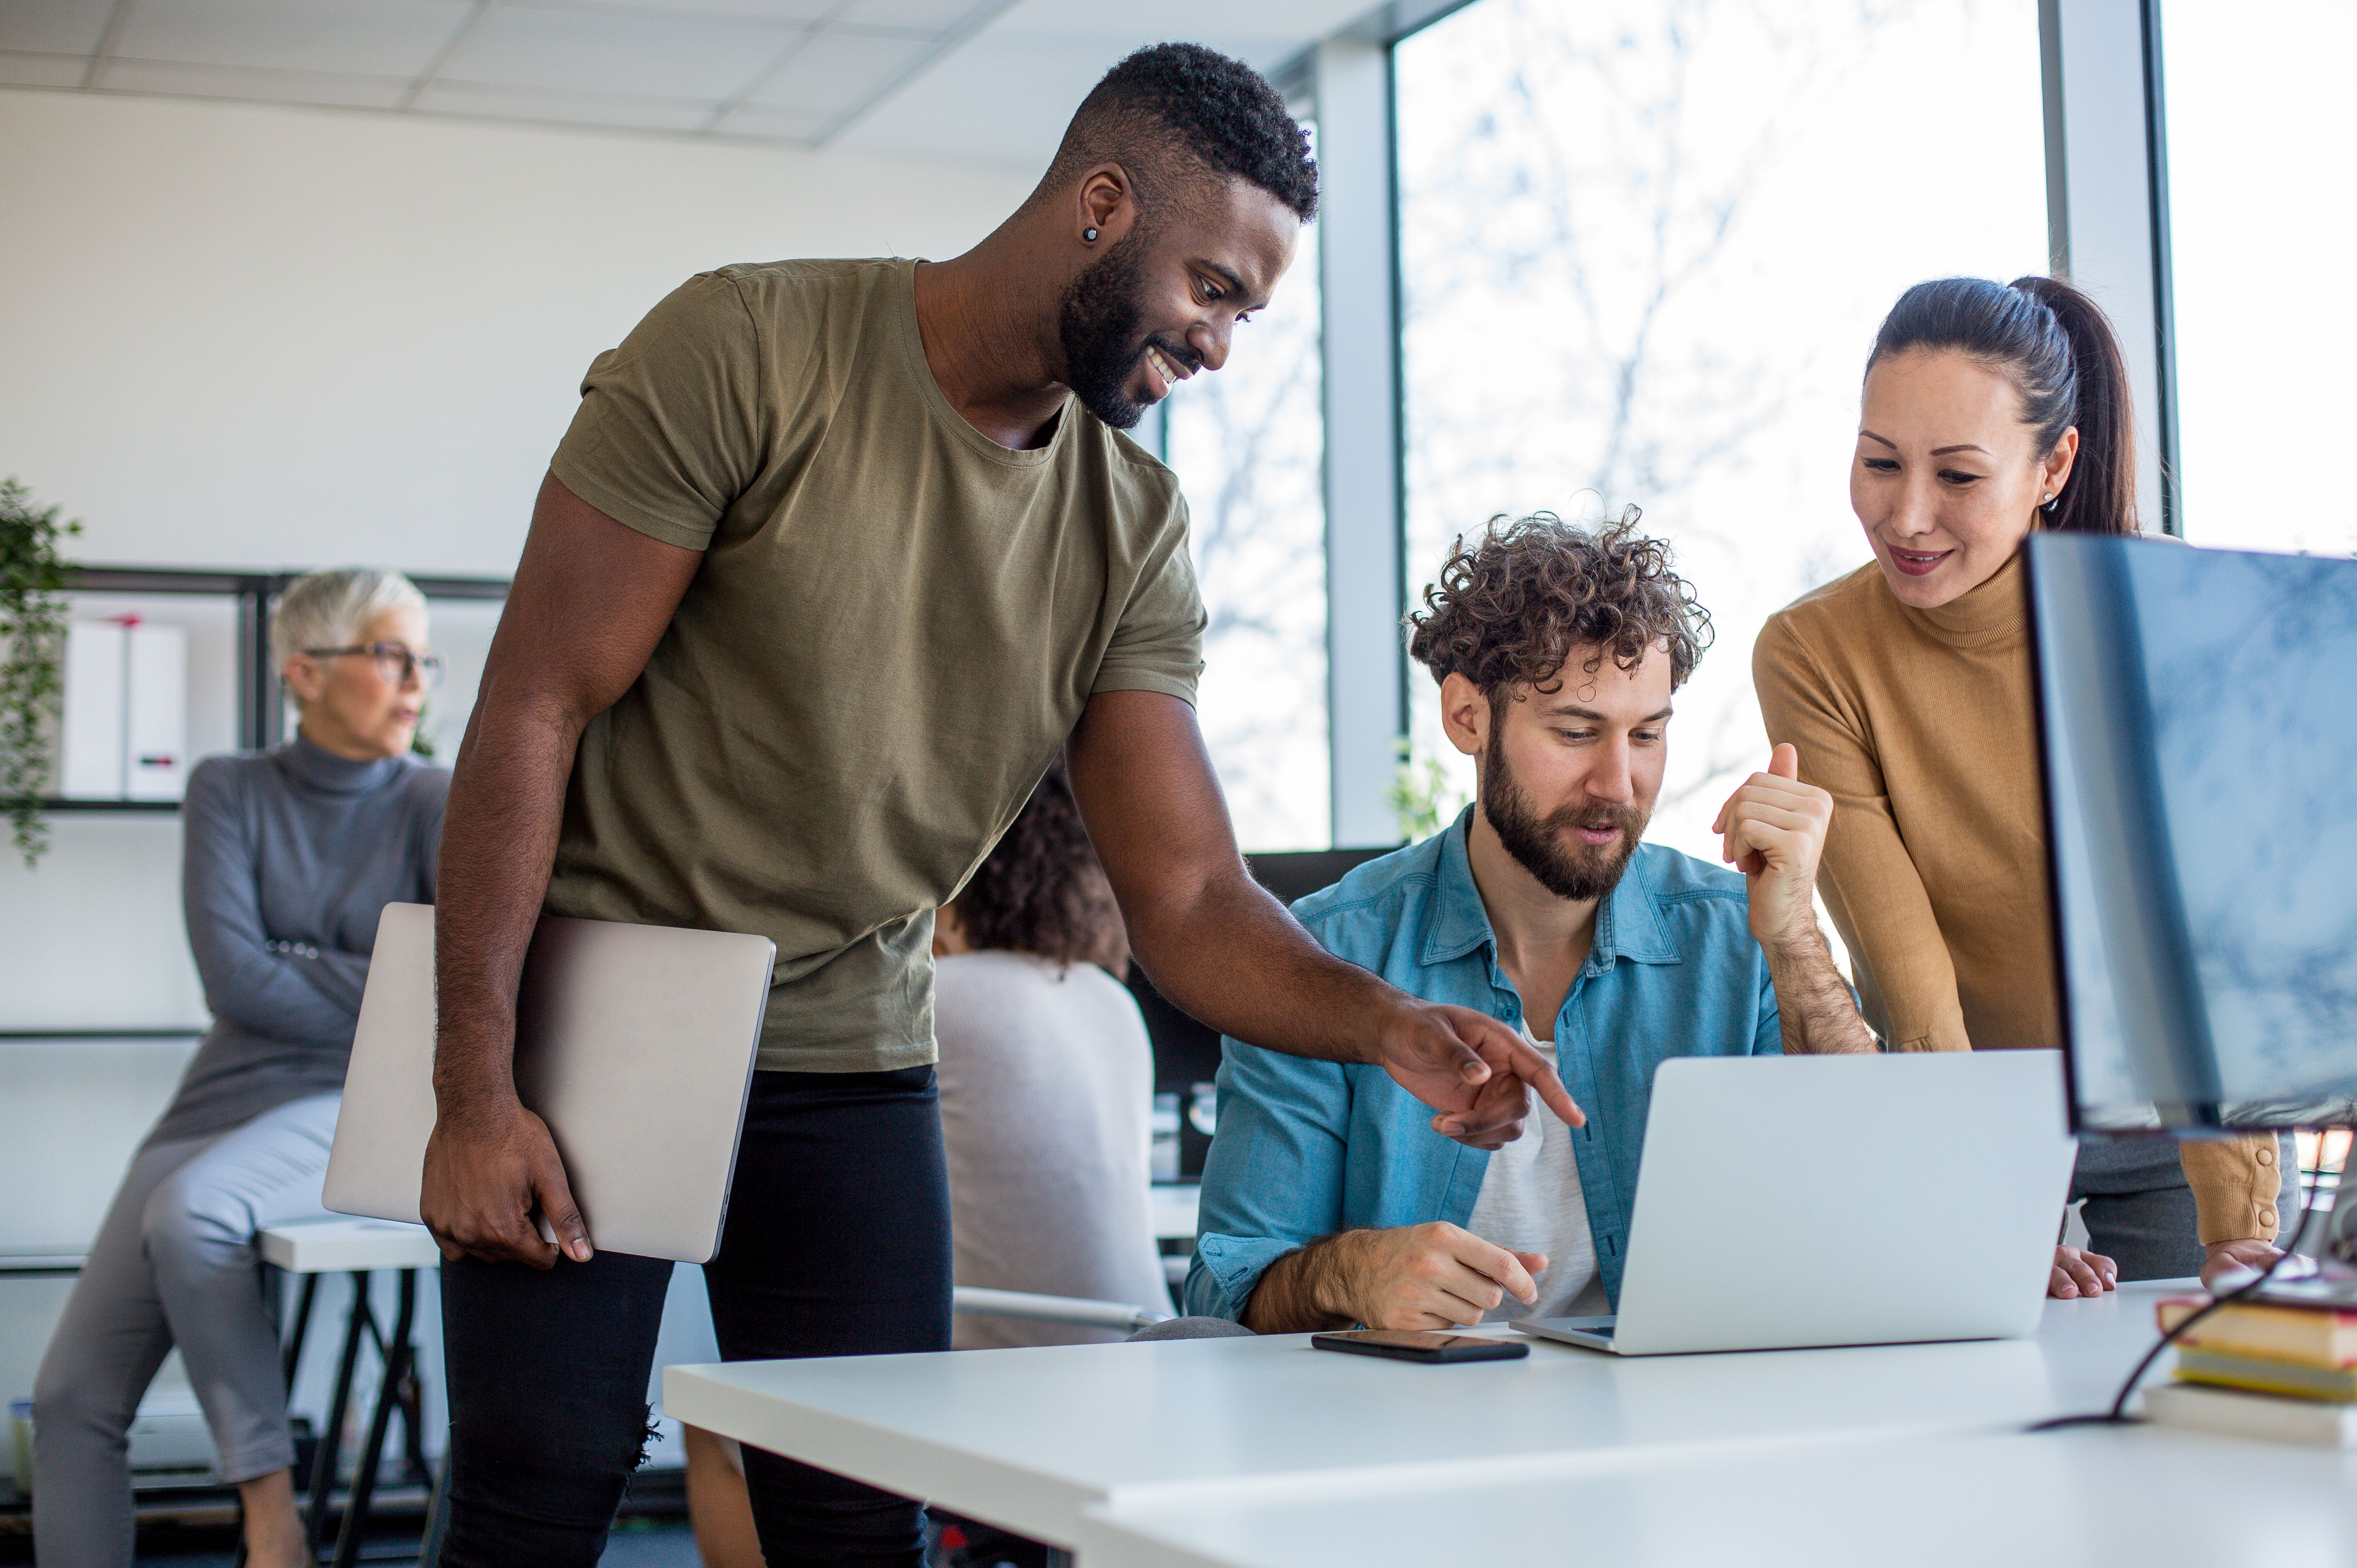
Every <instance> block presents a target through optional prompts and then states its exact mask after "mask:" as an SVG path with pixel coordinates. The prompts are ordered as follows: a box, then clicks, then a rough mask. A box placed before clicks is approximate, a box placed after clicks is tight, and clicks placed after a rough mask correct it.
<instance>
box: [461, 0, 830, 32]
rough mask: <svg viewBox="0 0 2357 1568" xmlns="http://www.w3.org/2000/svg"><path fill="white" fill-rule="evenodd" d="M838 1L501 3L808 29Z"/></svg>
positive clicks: (565, 0) (521, 0)
mask: <svg viewBox="0 0 2357 1568" xmlns="http://www.w3.org/2000/svg"><path fill="white" fill-rule="evenodd" d="M835 3H836V0H500V5H502V7H503V8H514V9H518V10H526V11H587V12H593V13H602V14H606V15H612V14H615V13H618V12H619V13H633V12H635V13H637V14H639V15H641V16H666V17H680V16H689V17H693V16H703V17H705V18H706V19H709V20H718V21H735V22H774V23H782V24H787V25H791V26H797V27H807V26H808V25H810V24H811V23H813V22H817V21H823V20H824V19H825V16H826V14H827V13H828V12H829V11H831V10H833V9H834V5H835Z"/></svg>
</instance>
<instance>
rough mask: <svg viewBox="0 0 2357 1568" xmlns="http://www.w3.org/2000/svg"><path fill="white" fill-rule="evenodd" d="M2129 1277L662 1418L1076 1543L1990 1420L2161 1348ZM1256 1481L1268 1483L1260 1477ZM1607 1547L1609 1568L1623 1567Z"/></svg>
mask: <svg viewBox="0 0 2357 1568" xmlns="http://www.w3.org/2000/svg"><path fill="white" fill-rule="evenodd" d="M2181 1288H2183V1287H2182V1284H2181V1283H2179V1284H2168V1285H2162V1284H2139V1285H2131V1286H2129V1287H2127V1288H2126V1290H2125V1291H2123V1292H2121V1293H2120V1294H2117V1295H2113V1296H2106V1297H2104V1298H2103V1299H2101V1300H2098V1301H2077V1302H2051V1303H2049V1304H2048V1306H2047V1313H2046V1323H2045V1326H2044V1328H2043V1330H2042V1331H2041V1333H2040V1336H2039V1337H2037V1338H2036V1339H2034V1340H2017V1341H2010V1342H1982V1343H1975V1344H1958V1345H1900V1346H1882V1347H1875V1348H1859V1349H1846V1350H1791V1351H1774V1352H1765V1353H1759V1354H1749V1355H1724V1356H1669V1357H1655V1358H1630V1359H1622V1358H1619V1357H1611V1356H1605V1355H1601V1354H1598V1353H1596V1352H1592V1351H1587V1350H1581V1349H1577V1348H1573V1347H1570V1346H1559V1345H1554V1344H1549V1343H1544V1342H1538V1343H1534V1344H1533V1345H1532V1348H1531V1354H1530V1356H1529V1357H1528V1359H1523V1360H1520V1361H1496V1362H1484V1363H1475V1364H1469V1365H1463V1366H1452V1367H1423V1366H1415V1365H1410V1364H1407V1363H1403V1362H1394V1361H1382V1360H1375V1359H1368V1358H1365V1357H1356V1356H1337V1355H1332V1354H1330V1353H1328V1352H1324V1351H1318V1350H1313V1349H1311V1348H1309V1345H1308V1338H1307V1337H1306V1336H1298V1335H1293V1336H1283V1337H1268V1338H1251V1339H1245V1338H1237V1339H1199V1340H1179V1341H1172V1342H1167V1343H1159V1344H1148V1345H1091V1346H1058V1347H1052V1348H1039V1349H1025V1350H978V1351H963V1352H958V1353H954V1354H945V1355H931V1356H874V1357H845V1358H837V1359H824V1360H806V1361H762V1362H738V1363H736V1364H734V1365H729V1366H718V1367H710V1366H707V1367H673V1368H669V1369H666V1371H665V1373H664V1379H663V1403H664V1409H665V1411H666V1412H668V1413H670V1414H672V1415H675V1416H678V1417H679V1418H680V1419H682V1420H683V1421H688V1422H692V1423H695V1424H696V1425H699V1426H705V1427H709V1428H711V1429H712V1430H714V1431H716V1432H719V1433H722V1434H726V1435H727V1436H730V1437H735V1438H737V1439H739V1440H741V1441H743V1442H747V1443H750V1444H754V1445H755V1446H756V1447H760V1448H768V1449H771V1450H774V1451H776V1452H778V1453H781V1454H786V1455H791V1456H792V1457H794V1458H798V1459H802V1460H805V1461H808V1462H809V1463H811V1464H813V1465H818V1466H823V1467H824V1468H827V1469H830V1470H834V1471H838V1472H840V1473H842V1474H845V1475H849V1476H854V1477H858V1478H859V1479H862V1480H865V1481H867V1482H869V1483H871V1484H873V1485H876V1486H879V1487H888V1488H889V1489H891V1490H893V1491H897V1492H900V1493H903V1494H906V1495H909V1496H914V1497H924V1498H932V1499H934V1500H936V1501H938V1502H940V1503H941V1504H942V1506H944V1507H946V1508H948V1509H953V1510H955V1511H956V1512H959V1513H963V1514H968V1515H971V1516H973V1517H974V1518H977V1519H983V1520H989V1521H991V1522H994V1523H996V1524H999V1525H1002V1526H1004V1527H1005V1528H1006V1529H1009V1530H1018V1531H1020V1532H1022V1533H1023V1534H1026V1535H1029V1536H1033V1537H1036V1538H1038V1539H1040V1540H1043V1541H1049V1543H1051V1544H1054V1545H1059V1546H1071V1545H1072V1544H1074V1543H1075V1542H1076V1541H1078V1540H1079V1539H1080V1538H1081V1534H1082V1520H1083V1514H1084V1512H1085V1510H1087V1509H1092V1508H1095V1507H1099V1506H1102V1505H1105V1504H1109V1503H1112V1504H1125V1503H1126V1502H1128V1501H1129V1500H1132V1499H1134V1498H1144V1497H1146V1496H1149V1495H1151V1494H1153V1493H1155V1492H1157V1491H1160V1490H1163V1489H1166V1488H1171V1487H1200V1486H1204V1485H1207V1484H1212V1483H1221V1484H1230V1483H1235V1482H1239V1481H1245V1480H1254V1479H1255V1478H1265V1477H1285V1478H1286V1480H1285V1483H1284V1484H1285V1485H1286V1487H1292V1486H1295V1485H1308V1484H1311V1483H1313V1482H1323V1481H1331V1480H1334V1479H1337V1478H1340V1477H1348V1478H1350V1479H1351V1481H1352V1482H1353V1484H1360V1485H1369V1486H1372V1487H1377V1488H1381V1487H1392V1486H1398V1487H1428V1486H1433V1485H1436V1484H1448V1485H1452V1486H1453V1485H1456V1484H1458V1483H1459V1482H1464V1483H1474V1482H1479V1481H1480V1480H1481V1479H1483V1478H1484V1477H1489V1476H1493V1475H1495V1474H1497V1473H1499V1472H1500V1468H1501V1466H1505V1467H1512V1466H1523V1465H1527V1464H1529V1463H1531V1462H1534V1461H1544V1462H1547V1463H1549V1464H1552V1463H1553V1462H1555V1461H1556V1460H1559V1459H1561V1458H1562V1457H1564V1456H1566V1455H1570V1456H1575V1457H1577V1456H1589V1457H1595V1456H1606V1457H1611V1458H1615V1459H1626V1458H1628V1457H1629V1456H1631V1455H1644V1454H1648V1453H1651V1454H1654V1455H1660V1454H1663V1453H1672V1452H1676V1453H1683V1452H1685V1451H1688V1450H1693V1451H1697V1452H1699V1451H1703V1450H1707V1449H1709V1448H1711V1447H1712V1446H1714V1445H1719V1444H1730V1443H1743V1442H1747V1441H1759V1440H1771V1439H1772V1440H1792V1439H1815V1440H1818V1441H1820V1442H1824V1441H1839V1440H1850V1441H1855V1440H1857V1439H1860V1438H1864V1437H1889V1438H1895V1437H1900V1436H1910V1435H1911V1436H1921V1435H1928V1434H1941V1433H1959V1432H1974V1431H1991V1430H1996V1429H2001V1428H2003V1427H2006V1426H2008V1425H2018V1424H2020V1423H2027V1422H2030V1421H2035V1420H2038V1419H2040V1418H2042V1417H2045V1416H2049V1415H2056V1414H2063V1413H2069V1412H2077V1411H2084V1410H2093V1409H2096V1408H2099V1407H2100V1405H2101V1404H2103V1403H2104V1402H2106V1401H2107V1400H2108V1398H2109V1396H2110V1394H2111V1392H2112V1391H2113V1390H2114V1389H2115V1387H2116V1386H2117V1383H2118V1381H2119V1380H2120V1379H2121V1378H2122V1377H2124V1376H2126V1372H2127V1369H2128V1368H2129V1367H2130V1366H2131V1365H2133V1364H2134V1362H2135V1360H2136V1358H2137V1357H2138V1356H2139V1355H2141V1354H2142V1353H2143V1351H2144V1350H2145V1348H2147V1347H2148V1346H2149V1345H2150V1343H2151V1339H2152V1333H2153V1330H2152V1328H2151V1324H2152V1303H2153V1300H2154V1298H2155V1297H2157V1296H2158V1295H2161V1294H2168V1293H2169V1292H2170V1291H2171V1290H2175V1289H2181ZM1259 1484H1265V1481H1263V1482H1260V1483H1259ZM1607 1560H1608V1561H1609V1559H1607Z"/></svg>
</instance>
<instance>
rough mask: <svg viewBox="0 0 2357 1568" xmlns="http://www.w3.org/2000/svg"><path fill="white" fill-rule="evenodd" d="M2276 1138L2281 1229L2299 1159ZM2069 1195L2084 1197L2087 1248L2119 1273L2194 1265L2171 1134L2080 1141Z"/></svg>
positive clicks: (2191, 1230) (2190, 1270)
mask: <svg viewBox="0 0 2357 1568" xmlns="http://www.w3.org/2000/svg"><path fill="white" fill-rule="evenodd" d="M2276 1143H2277V1150H2278V1157H2277V1159H2276V1169H2278V1170H2280V1171H2282V1172H2283V1186H2282V1190H2281V1192H2280V1194H2279V1195H2278V1197H2277V1199H2276V1213H2277V1214H2278V1215H2280V1216H2282V1217H2283V1224H2282V1227H2281V1229H2283V1230H2289V1229H2290V1228H2291V1226H2292V1223H2293V1221H2294V1220H2295V1219H2298V1214H2299V1187H2298V1167H2299V1161H2298V1155H2297V1151H2296V1150H2295V1149H2294V1147H2293V1144H2292V1141H2291V1138H2290V1136H2289V1135H2288V1134H2286V1135H2284V1136H2282V1137H2280V1138H2278V1139H2277V1140H2276ZM2071 1197H2072V1201H2074V1202H2075V1201H2077V1200H2078V1199H2080V1198H2085V1199H2086V1200H2087V1203H2086V1207H2085V1208H2082V1209H2081V1210H2080V1211H2079V1218H2080V1219H2082V1220H2083V1221H2084V1222H2085V1224H2086V1227H2087V1246H2088V1249H2089V1250H2090V1251H2095V1252H2099V1253H2101V1254H2103V1255H2104V1257H2106V1258H2109V1259H2111V1260H2112V1261H2113V1262H2115V1263H2117V1264H2118V1265H2119V1266H2120V1278H2122V1279H2124V1280H2172V1279H2181V1278H2187V1277H2190V1276H2191V1275H2194V1274H2198V1273H2201V1262H2202V1259H2203V1258H2204V1257H2205V1256H2206V1255H2207V1249H2205V1248H2204V1247H2203V1246H2202V1245H2201V1220H2200V1218H2199V1216H2197V1215H2196V1214H2195V1212H2194V1208H2193V1189H2192V1188H2191V1187H2188V1186H2186V1184H2185V1166H2184V1164H2183V1162H2182V1161H2181V1160H2180V1159H2179V1156H2178V1153H2177V1144H2175V1143H2174V1142H2173V1141H2171V1140H2169V1139H2167V1138H2132V1139H2121V1140H2119V1141H2117V1142H2113V1141H2111V1140H2107V1139H2102V1138H2089V1139H2087V1140H2085V1141H2084V1142H2083V1143H2082V1144H2080V1145H2079V1164H2078V1168H2077V1169H2076V1170H2075V1171H2073V1172H2072V1177H2071ZM2287 1245H2288V1243H2287Z"/></svg>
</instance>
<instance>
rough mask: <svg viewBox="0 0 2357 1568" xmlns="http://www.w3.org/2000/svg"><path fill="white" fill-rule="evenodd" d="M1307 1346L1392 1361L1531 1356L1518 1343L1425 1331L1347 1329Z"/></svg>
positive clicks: (1311, 1340)
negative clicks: (1381, 1357) (1384, 1358)
mask: <svg viewBox="0 0 2357 1568" xmlns="http://www.w3.org/2000/svg"><path fill="white" fill-rule="evenodd" d="M1309 1343H1310V1344H1312V1345H1314V1346H1316V1347H1317V1348H1318V1349H1320V1350H1341V1351H1344V1352H1347V1353H1348V1354H1350V1355H1352V1356H1387V1357H1389V1358H1390V1359H1393V1360H1394V1361H1517V1360H1520V1359H1522V1358H1523V1357H1524V1356H1527V1355H1529V1354H1530V1353H1531V1348H1530V1347H1529V1346H1528V1345H1525V1344H1523V1342H1522V1341H1521V1340H1519V1339H1491V1338H1488V1337H1484V1336H1482V1335H1479V1334H1448V1333H1443V1332H1441V1331H1439V1330H1437V1329H1428V1328H1350V1329H1345V1330H1343V1331H1341V1332H1340V1333H1337V1334H1313V1335H1311V1336H1310V1337H1309Z"/></svg>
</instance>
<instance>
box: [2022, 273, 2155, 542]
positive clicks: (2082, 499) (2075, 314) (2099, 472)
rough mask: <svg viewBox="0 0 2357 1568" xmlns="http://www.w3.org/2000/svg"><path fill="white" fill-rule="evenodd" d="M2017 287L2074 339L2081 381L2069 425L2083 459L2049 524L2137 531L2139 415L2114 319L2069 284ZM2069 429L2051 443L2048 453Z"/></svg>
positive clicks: (2047, 281) (2074, 529) (2025, 282)
mask: <svg viewBox="0 0 2357 1568" xmlns="http://www.w3.org/2000/svg"><path fill="white" fill-rule="evenodd" d="M2013 287H2014V288H2015V289H2016V290H2017V291H2018V292H2019V293H2022V294H2026V295H2029V296H2030V297H2031V298H2032V299H2035V300H2038V301H2040V302H2041V303H2042V304H2044V305H2045V306H2046V308H2047V309H2049V310H2050V311H2052V312H2053V313H2054V319H2055V322H2056V323H2057V325H2059V326H2060V327H2061V328H2062V332H2063V335H2064V336H2065V337H2066V338H2069V339H2070V341H2071V367H2072V371H2073V374H2072V380H2073V381H2075V382H2076V383H2077V392H2078V396H2077V398H2076V399H2075V400H2074V401H2075V403H2077V407H2076V408H2074V409H2073V410H2072V414H2071V418H2070V420H2069V422H2068V424H2075V425H2077V426H2078V427H2079V456H2078V457H2077V458H2076V460H2074V461H2073V462H2072V465H2071V478H2070V480H2069V482H2068V483H2066V484H2065V485H2064V486H2063V487H2062V493H2061V495H2060V496H2057V497H2056V498H2055V500H2054V510H2052V511H2050V512H2049V513H2047V514H2046V519H2045V526H2046V527H2048V528H2050V529H2053V530H2055V531H2057V532H2064V533H2134V532H2136V413H2135V410H2134V408H2133V407H2132V406H2131V404H2130V403H2129V401H2128V367H2127V361H2126V359H2124V358H2123V357H2122V356H2121V353H2120V343H2119V339H2118V338H2116V337H2115V336H2114V335H2113V332H2112V324H2111V321H2110V320H2109V319H2108V318H2107V317H2105V316H2104V311H2103V307H2102V306H2099V305H2097V304H2096V303H2095V302H2094V301H2093V300H2092V299H2089V298H2088V297H2087V296H2086V295H2083V294H2082V293H2080V292H2079V291H2078V290H2077V289H2075V288H2072V286H2071V285H2069V284H2067V283H2061V282H2058V281H2056V280H2055V279H2053V278H2041V277H2026V278H2016V279H2014V280H2013ZM2067 427H2068V425H2065V426H2063V427H2060V428H2057V429H2056V430H2055V431H2054V433H2053V435H2050V436H2049V437H2048V439H2047V442H2046V449H2047V450H2048V451H2051V450H2053V443H2054V442H2055V441H2057V440H2060V439H2061V435H2062V429H2063V428H2067Z"/></svg>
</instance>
